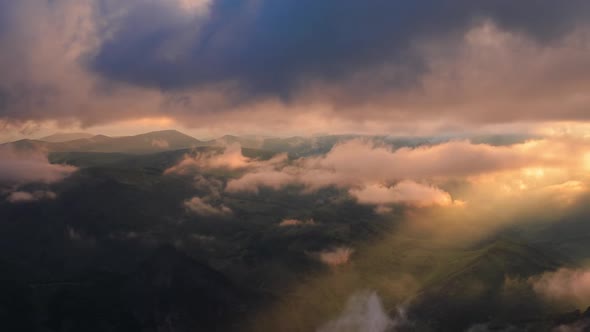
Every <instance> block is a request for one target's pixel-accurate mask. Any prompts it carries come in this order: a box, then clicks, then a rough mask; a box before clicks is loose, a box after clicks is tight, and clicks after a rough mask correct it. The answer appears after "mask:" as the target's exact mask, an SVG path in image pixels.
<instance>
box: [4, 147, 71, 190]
mask: <svg viewBox="0 0 590 332" xmlns="http://www.w3.org/2000/svg"><path fill="white" fill-rule="evenodd" d="M74 171H76V167H73V166H69V165H56V164H51V163H50V162H49V160H48V159H47V155H46V154H44V153H42V152H39V151H14V150H13V149H12V148H10V147H7V146H4V147H0V183H2V182H4V183H11V184H24V183H54V182H58V181H61V180H62V179H64V178H65V177H67V176H68V175H70V174H72V173H73V172H74Z"/></svg>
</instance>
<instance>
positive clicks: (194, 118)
mask: <svg viewBox="0 0 590 332" xmlns="http://www.w3.org/2000/svg"><path fill="white" fill-rule="evenodd" d="M589 16H590V3H589V2H588V1H584V0H570V1H551V0H536V1H512V0H498V1H473V0H447V1H440V0H422V1H409V0H407V1H406V0H404V1H386V0H374V1H354V0H338V1H336V0H325V1H315V0H283V1H272V0H243V1H230V0H126V1H119V0H19V1H12V0H0V49H1V50H2V51H1V52H0V72H1V73H2V75H1V76H0V140H2V141H6V140H10V139H16V138H21V137H39V136H42V135H45V134H49V133H52V132H55V131H86V132H92V133H102V134H107V135H108V134H110V135H125V134H137V133H141V132H145V131H150V130H159V129H166V128H176V129H180V130H182V131H184V132H187V133H189V134H192V135H194V136H197V137H199V138H206V137H215V136H221V135H223V134H257V135H275V136H277V135H278V136H291V135H320V134H338V133H362V134H386V135H436V134H456V133H465V132H476V133H481V132H494V133H505V132H510V133H515V132H518V133H522V132H527V133H530V132H534V133H539V132H541V133H545V132H547V131H568V130H572V128H574V129H575V130H582V131H586V130H587V129H585V128H586V124H587V123H588V120H590V110H589V109H588V105H590V103H589V102H590V94H588V93H587V91H590V89H589V88H590V56H589V55H590V25H589V24H588V22H590V21H589V20H588V18H589ZM588 127H589V128H590V126H588ZM580 128H581V129H580Z"/></svg>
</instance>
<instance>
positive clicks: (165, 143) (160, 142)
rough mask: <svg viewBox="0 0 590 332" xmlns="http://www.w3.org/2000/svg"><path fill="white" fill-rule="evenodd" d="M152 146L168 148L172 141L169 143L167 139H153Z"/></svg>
mask: <svg viewBox="0 0 590 332" xmlns="http://www.w3.org/2000/svg"><path fill="white" fill-rule="evenodd" d="M152 146H153V147H155V148H159V149H166V148H168V147H170V143H168V141H166V140H165V139H153V140H152Z"/></svg>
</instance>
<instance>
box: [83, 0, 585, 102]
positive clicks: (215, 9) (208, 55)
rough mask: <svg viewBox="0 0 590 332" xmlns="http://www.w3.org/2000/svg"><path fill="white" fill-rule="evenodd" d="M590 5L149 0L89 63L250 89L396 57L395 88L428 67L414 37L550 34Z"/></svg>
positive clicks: (150, 82)
mask: <svg viewBox="0 0 590 332" xmlns="http://www.w3.org/2000/svg"><path fill="white" fill-rule="evenodd" d="M168 7H169V6H168ZM589 8H590V3H588V2H587V1H582V0H580V1H578V0H574V1H559V2H558V1H549V0H539V1H512V0H501V1H470V0H455V1H440V0H424V1H391V0H383V1H380V0H372V1H357V0H325V1H317V0H286V1H272V0H259V1H241V2H236V1H230V0H218V1H215V2H214V3H212V6H211V9H210V13H209V15H207V16H206V17H199V16H187V13H186V12H182V11H179V10H171V9H169V8H166V7H165V6H164V4H163V3H162V2H158V1H143V2H141V3H138V2H136V5H135V6H133V10H130V11H129V12H128V14H126V15H124V16H123V17H118V18H117V19H116V21H114V22H111V23H113V24H115V26H116V27H117V28H116V32H115V33H114V35H113V36H112V37H111V38H109V39H108V40H107V41H106V42H105V43H104V44H103V45H102V46H101V47H100V49H99V50H98V52H97V54H96V56H95V57H94V58H93V59H92V61H91V64H90V65H91V67H92V68H93V69H94V70H95V71H97V72H99V73H101V74H102V75H105V76H107V77H109V78H112V79H115V80H121V81H125V82H131V83H133V84H138V85H146V86H157V87H159V88H162V89H175V88H182V87H188V86H200V85H207V84H212V83H221V82H228V81H231V82H234V83H235V82H237V83H238V84H239V85H240V86H241V87H242V88H244V89H245V91H247V92H249V93H254V94H258V93H261V94H271V95H280V96H289V95H290V92H291V91H292V90H293V89H295V88H296V87H297V85H298V84H299V83H300V82H301V80H307V79H317V80H322V81H328V82H331V81H339V80H342V79H346V78H347V77H348V76H349V75H352V74H354V73H355V72H356V71H358V70H361V69H363V68H366V67H371V66H374V65H379V64H383V63H387V62H395V63H396V64H397V65H400V64H402V66H401V67H402V68H403V69H402V70H400V71H398V72H397V73H396V75H394V77H388V79H387V80H385V81H383V82H381V84H387V85H392V86H393V87H396V86H398V85H400V84H407V83H412V82H413V81H414V80H415V78H416V76H419V75H420V74H421V73H422V72H423V71H424V70H425V67H424V65H423V63H422V61H421V59H420V55H419V54H417V53H416V52H413V51H412V45H413V43H416V42H419V41H424V40H431V39H436V38H453V36H454V35H460V34H462V33H464V32H465V30H467V29H468V28H469V27H470V26H472V25H473V24H475V23H476V22H480V21H482V20H485V19H488V20H492V21H493V22H494V23H495V24H496V25H497V26H499V27H500V28H501V29H505V30H508V31H515V32H521V33H524V34H527V35H529V36H530V37H531V38H533V39H534V40H537V41H539V42H541V43H551V42H552V41H555V40H557V39H558V38H559V37H560V36H561V35H562V34H563V33H565V32H568V31H569V30H570V29H571V28H572V27H574V26H576V24H577V23H578V22H579V21H580V20H584V19H587V18H588V14H589V10H588V9H589ZM170 48H174V50H173V51H170ZM167 52H171V53H169V54H167Z"/></svg>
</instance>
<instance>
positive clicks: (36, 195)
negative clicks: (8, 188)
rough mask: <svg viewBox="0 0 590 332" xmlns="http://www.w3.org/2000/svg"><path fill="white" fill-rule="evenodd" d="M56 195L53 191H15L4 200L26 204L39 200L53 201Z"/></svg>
mask: <svg viewBox="0 0 590 332" xmlns="http://www.w3.org/2000/svg"><path fill="white" fill-rule="evenodd" d="M56 197H57V195H56V194H55V193H54V192H53V191H44V190H37V191H34V192H28V191H15V192H12V193H10V194H9V195H8V197H6V200H7V201H9V202H10V203H27V202H35V201H40V200H51V199H55V198H56Z"/></svg>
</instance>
